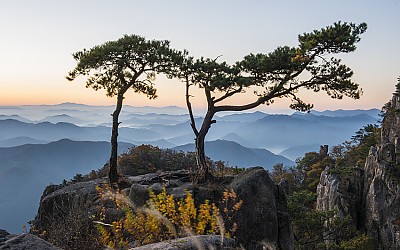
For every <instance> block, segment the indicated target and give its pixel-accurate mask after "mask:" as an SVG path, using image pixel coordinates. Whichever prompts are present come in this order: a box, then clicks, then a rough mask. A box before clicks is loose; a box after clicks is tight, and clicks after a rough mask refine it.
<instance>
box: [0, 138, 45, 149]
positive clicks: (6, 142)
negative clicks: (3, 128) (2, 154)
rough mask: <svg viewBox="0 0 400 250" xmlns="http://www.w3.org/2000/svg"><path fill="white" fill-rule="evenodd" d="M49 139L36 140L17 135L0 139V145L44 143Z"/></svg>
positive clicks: (13, 145) (12, 145)
mask: <svg viewBox="0 0 400 250" xmlns="http://www.w3.org/2000/svg"><path fill="white" fill-rule="evenodd" d="M46 143H49V141H44V140H38V139H34V138H31V137H28V136H17V137H13V138H10V139H7V140H3V141H0V147H15V146H21V145H24V144H46Z"/></svg>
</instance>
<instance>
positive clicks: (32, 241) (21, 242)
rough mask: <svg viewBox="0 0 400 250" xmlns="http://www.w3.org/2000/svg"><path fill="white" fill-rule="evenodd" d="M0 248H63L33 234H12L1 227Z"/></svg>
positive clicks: (9, 249) (28, 249) (27, 249)
mask: <svg viewBox="0 0 400 250" xmlns="http://www.w3.org/2000/svg"><path fill="white" fill-rule="evenodd" d="M0 249H8V250H32V249H41V250H61V248H58V247H56V246H54V245H52V244H50V243H49V242H47V241H44V240H42V239H41V238H39V237H37V236H35V235H32V234H20V235H12V234H9V233H8V232H7V231H4V230H1V229H0Z"/></svg>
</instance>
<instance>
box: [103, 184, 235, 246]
mask: <svg viewBox="0 0 400 250" xmlns="http://www.w3.org/2000/svg"><path fill="white" fill-rule="evenodd" d="M99 191H100V192H102V196H103V197H105V198H107V199H111V200H113V201H114V202H115V204H116V205H117V208H118V209H120V210H122V211H123V216H122V218H120V219H119V220H117V221H111V222H109V221H107V219H108V218H106V216H105V214H104V213H102V214H101V215H100V222H98V225H97V228H98V230H99V232H100V235H101V240H102V242H103V244H104V245H106V246H108V247H112V248H123V249H124V248H127V247H134V246H141V245H146V244H151V243H155V242H160V241H164V240H168V239H173V238H180V237H186V236H192V235H203V234H220V235H224V236H225V237H233V236H234V233H235V231H236V228H237V226H236V223H234V222H232V221H231V219H232V216H233V215H234V214H235V213H236V212H237V211H238V210H239V209H240V207H241V205H242V201H237V197H236V194H235V193H234V192H233V191H225V192H224V195H223V198H222V200H221V201H220V203H219V204H218V205H219V206H217V205H216V204H215V203H211V202H210V201H208V200H206V201H205V202H204V203H201V204H200V205H199V206H198V207H196V206H195V201H194V198H193V196H192V194H191V193H190V192H186V197H185V198H184V199H180V200H177V199H176V198H174V196H173V195H171V194H167V191H166V190H165V189H163V190H162V192H161V193H160V194H155V193H154V192H153V191H151V190H150V191H149V194H150V199H149V200H148V201H147V205H145V206H144V207H142V208H136V209H134V208H133V207H132V206H131V205H130V204H129V201H127V200H126V198H125V197H124V196H122V195H119V194H118V193H111V194H110V193H109V190H108V189H100V188H99Z"/></svg>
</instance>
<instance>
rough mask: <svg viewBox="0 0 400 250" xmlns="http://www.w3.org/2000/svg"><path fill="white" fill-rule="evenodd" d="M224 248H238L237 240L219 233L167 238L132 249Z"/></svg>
mask: <svg viewBox="0 0 400 250" xmlns="http://www.w3.org/2000/svg"><path fill="white" fill-rule="evenodd" d="M150 249H151V250H201V249H204V250H208V249H209V250H222V249H236V242H235V240H233V239H230V238H222V237H221V236H218V235H200V236H192V237H185V238H179V239H174V240H167V241H163V242H158V243H154V244H149V245H145V246H141V247H135V248H131V249H130V250H150Z"/></svg>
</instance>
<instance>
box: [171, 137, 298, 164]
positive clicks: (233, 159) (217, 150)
mask: <svg viewBox="0 0 400 250" xmlns="http://www.w3.org/2000/svg"><path fill="white" fill-rule="evenodd" d="M172 149H174V150H182V151H185V152H193V151H195V146H194V143H190V144H186V145H182V146H178V147H175V148H172ZM205 150H206V155H207V156H208V157H210V158H211V159H212V160H214V161H218V160H222V161H225V162H227V163H228V164H229V165H231V166H238V167H252V166H261V167H264V168H265V169H271V168H272V166H274V165H275V164H277V163H283V164H284V165H285V166H292V165H294V162H293V161H291V160H289V159H287V158H285V157H283V156H280V155H275V154H273V153H271V152H270V151H268V150H266V149H256V148H246V147H243V146H242V145H240V144H238V143H236V142H232V141H225V140H216V141H207V142H206V143H205Z"/></svg>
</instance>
